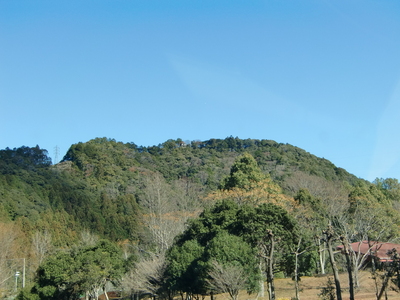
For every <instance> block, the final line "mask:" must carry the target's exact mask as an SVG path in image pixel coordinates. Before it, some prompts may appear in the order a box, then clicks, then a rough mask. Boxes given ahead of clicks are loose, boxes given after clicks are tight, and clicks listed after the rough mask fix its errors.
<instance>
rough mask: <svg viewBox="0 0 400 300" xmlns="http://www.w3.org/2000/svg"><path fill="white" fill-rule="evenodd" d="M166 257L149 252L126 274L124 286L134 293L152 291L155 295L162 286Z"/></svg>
mask: <svg viewBox="0 0 400 300" xmlns="http://www.w3.org/2000/svg"><path fill="white" fill-rule="evenodd" d="M164 269H165V257H164V256H163V255H155V254H151V253H148V257H146V258H142V260H141V261H139V262H138V263H137V264H136V266H135V268H134V269H133V270H131V271H130V272H129V273H127V274H126V275H125V278H124V279H123V281H122V287H123V288H124V290H126V291H130V292H133V293H150V294H151V295H153V296H155V295H156V294H157V293H158V292H159V290H160V287H161V286H162V280H163V275H164Z"/></svg>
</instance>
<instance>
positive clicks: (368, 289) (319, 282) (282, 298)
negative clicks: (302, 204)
mask: <svg viewBox="0 0 400 300" xmlns="http://www.w3.org/2000/svg"><path fill="white" fill-rule="evenodd" d="M328 277H329V276H321V277H302V279H301V282H300V288H301V289H302V291H301V293H300V300H317V299H321V297H320V296H319V294H320V293H321V290H322V288H323V287H324V286H326V285H327V281H328ZM340 278H341V286H342V290H343V294H342V298H343V299H349V293H348V278H347V273H343V274H341V275H340ZM332 279H333V278H332ZM275 288H276V298H277V300H291V298H292V297H293V298H294V296H295V289H294V282H293V281H292V280H291V279H275ZM265 292H266V294H265V297H258V300H268V294H267V291H265ZM387 295H388V298H387V299H393V300H394V299H400V293H397V292H396V291H393V290H390V291H388V293H387ZM256 298H257V295H248V294H247V293H246V292H241V293H240V295H239V300H254V299H256ZM225 299H229V297H228V296H227V295H218V296H217V300H225ZM355 299H356V300H376V289H375V283H374V280H373V279H372V278H371V273H369V272H367V271H363V272H361V273H360V288H359V289H358V290H357V291H356V296H355ZM382 299H385V297H382Z"/></svg>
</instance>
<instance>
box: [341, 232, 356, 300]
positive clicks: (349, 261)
mask: <svg viewBox="0 0 400 300" xmlns="http://www.w3.org/2000/svg"><path fill="white" fill-rule="evenodd" d="M340 240H341V241H342V245H343V251H344V255H345V257H346V266H347V273H348V274H349V293H350V300H354V276H353V260H352V258H351V257H350V249H349V242H348V240H347V238H346V237H344V236H341V237H340Z"/></svg>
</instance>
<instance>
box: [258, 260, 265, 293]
mask: <svg viewBox="0 0 400 300" xmlns="http://www.w3.org/2000/svg"><path fill="white" fill-rule="evenodd" d="M258 267H259V269H260V275H261V279H260V291H259V293H258V296H259V297H264V296H265V288H264V274H263V273H264V272H263V261H262V259H260V262H259V264H258Z"/></svg>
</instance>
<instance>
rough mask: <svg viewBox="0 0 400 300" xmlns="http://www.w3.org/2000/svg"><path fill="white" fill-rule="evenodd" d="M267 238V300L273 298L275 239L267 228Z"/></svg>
mask: <svg viewBox="0 0 400 300" xmlns="http://www.w3.org/2000/svg"><path fill="white" fill-rule="evenodd" d="M268 238H269V240H270V247H269V253H268V254H269V255H268V264H267V266H268V267H267V283H268V293H269V300H275V285H274V248H275V239H274V235H273V233H272V231H271V230H268Z"/></svg>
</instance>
